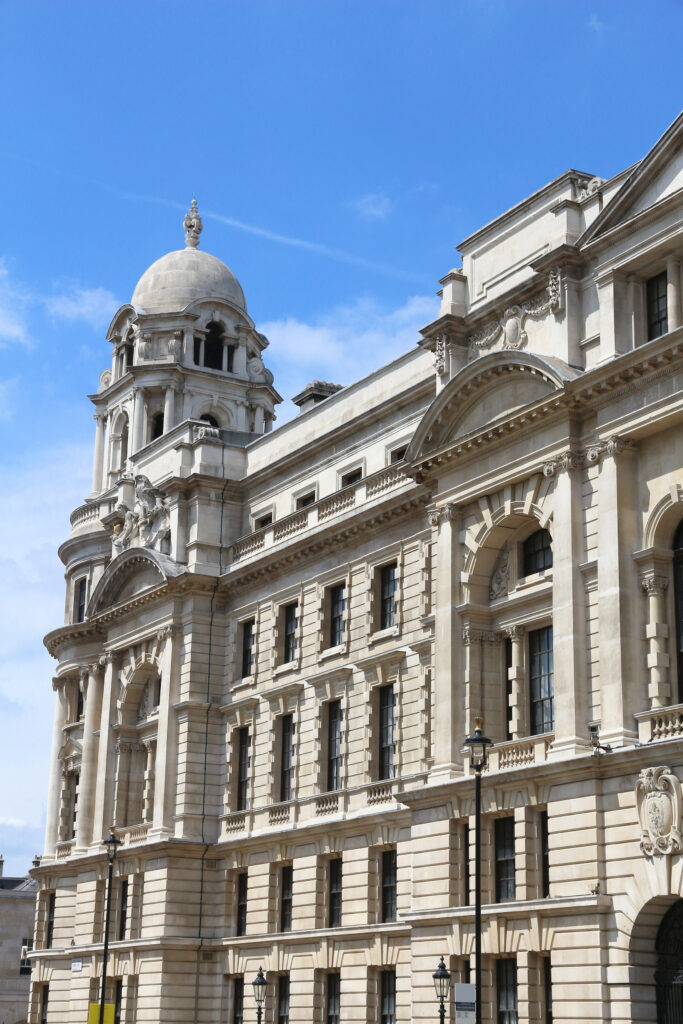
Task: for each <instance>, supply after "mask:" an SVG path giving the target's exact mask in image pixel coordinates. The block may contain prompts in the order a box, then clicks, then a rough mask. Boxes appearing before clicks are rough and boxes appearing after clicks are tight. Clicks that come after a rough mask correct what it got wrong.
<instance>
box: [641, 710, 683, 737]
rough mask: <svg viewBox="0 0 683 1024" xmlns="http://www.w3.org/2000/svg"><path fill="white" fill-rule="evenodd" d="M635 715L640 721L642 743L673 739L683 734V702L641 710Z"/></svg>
mask: <svg viewBox="0 0 683 1024" xmlns="http://www.w3.org/2000/svg"><path fill="white" fill-rule="evenodd" d="M635 717H636V720H637V722H638V740H639V741H640V743H650V742H654V741H656V740H671V739H675V738H678V737H681V736H683V704H672V705H671V707H668V708H653V709H652V710H651V711H641V712H640V714H637V715H636V716H635Z"/></svg>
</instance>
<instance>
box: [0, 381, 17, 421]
mask: <svg viewBox="0 0 683 1024" xmlns="http://www.w3.org/2000/svg"><path fill="white" fill-rule="evenodd" d="M18 382H19V379H18V377H9V378H6V379H5V380H0V420H9V419H11V418H12V416H13V415H14V396H15V394H16V390H17V384H18Z"/></svg>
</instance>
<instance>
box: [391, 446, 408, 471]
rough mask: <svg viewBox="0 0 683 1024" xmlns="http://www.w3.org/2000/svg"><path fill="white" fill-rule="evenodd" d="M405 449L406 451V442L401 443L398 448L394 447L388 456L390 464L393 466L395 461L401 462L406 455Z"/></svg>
mask: <svg viewBox="0 0 683 1024" xmlns="http://www.w3.org/2000/svg"><path fill="white" fill-rule="evenodd" d="M407 451H408V445H407V444H402V445H401V447H400V448H394V450H393V452H392V453H391V457H390V462H391V465H392V466H393V465H394V464H395V463H396V462H403V460H404V459H405V457H406V452H407Z"/></svg>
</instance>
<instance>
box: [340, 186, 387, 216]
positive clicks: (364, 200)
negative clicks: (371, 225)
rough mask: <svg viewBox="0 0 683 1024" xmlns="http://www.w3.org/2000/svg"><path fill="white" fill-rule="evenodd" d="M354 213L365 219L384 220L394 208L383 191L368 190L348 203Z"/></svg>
mask: <svg viewBox="0 0 683 1024" xmlns="http://www.w3.org/2000/svg"><path fill="white" fill-rule="evenodd" d="M350 205H351V206H352V207H353V209H354V210H355V211H356V213H359V214H360V215H361V217H365V218H366V219H367V220H386V218H387V217H388V216H389V214H390V213H391V211H392V210H393V208H394V204H393V202H392V201H391V199H390V198H389V196H386V195H384V193H383V192H368V193H367V194H366V195H364V196H361V197H360V198H359V199H354V201H353V202H352V203H351V204H350Z"/></svg>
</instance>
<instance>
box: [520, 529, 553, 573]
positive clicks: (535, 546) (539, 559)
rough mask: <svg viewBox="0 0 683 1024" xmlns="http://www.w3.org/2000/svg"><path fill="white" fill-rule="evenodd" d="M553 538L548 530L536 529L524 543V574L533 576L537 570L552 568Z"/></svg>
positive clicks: (542, 570)
mask: <svg viewBox="0 0 683 1024" xmlns="http://www.w3.org/2000/svg"><path fill="white" fill-rule="evenodd" d="M552 566H553V548H552V539H551V536H550V534H549V533H548V531H547V530H536V531H535V533H532V534H531V536H530V537H527V539H526V540H525V541H524V544H523V545H522V575H523V576H531V575H532V574H533V573H535V572H544V571H545V570H546V569H552Z"/></svg>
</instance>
